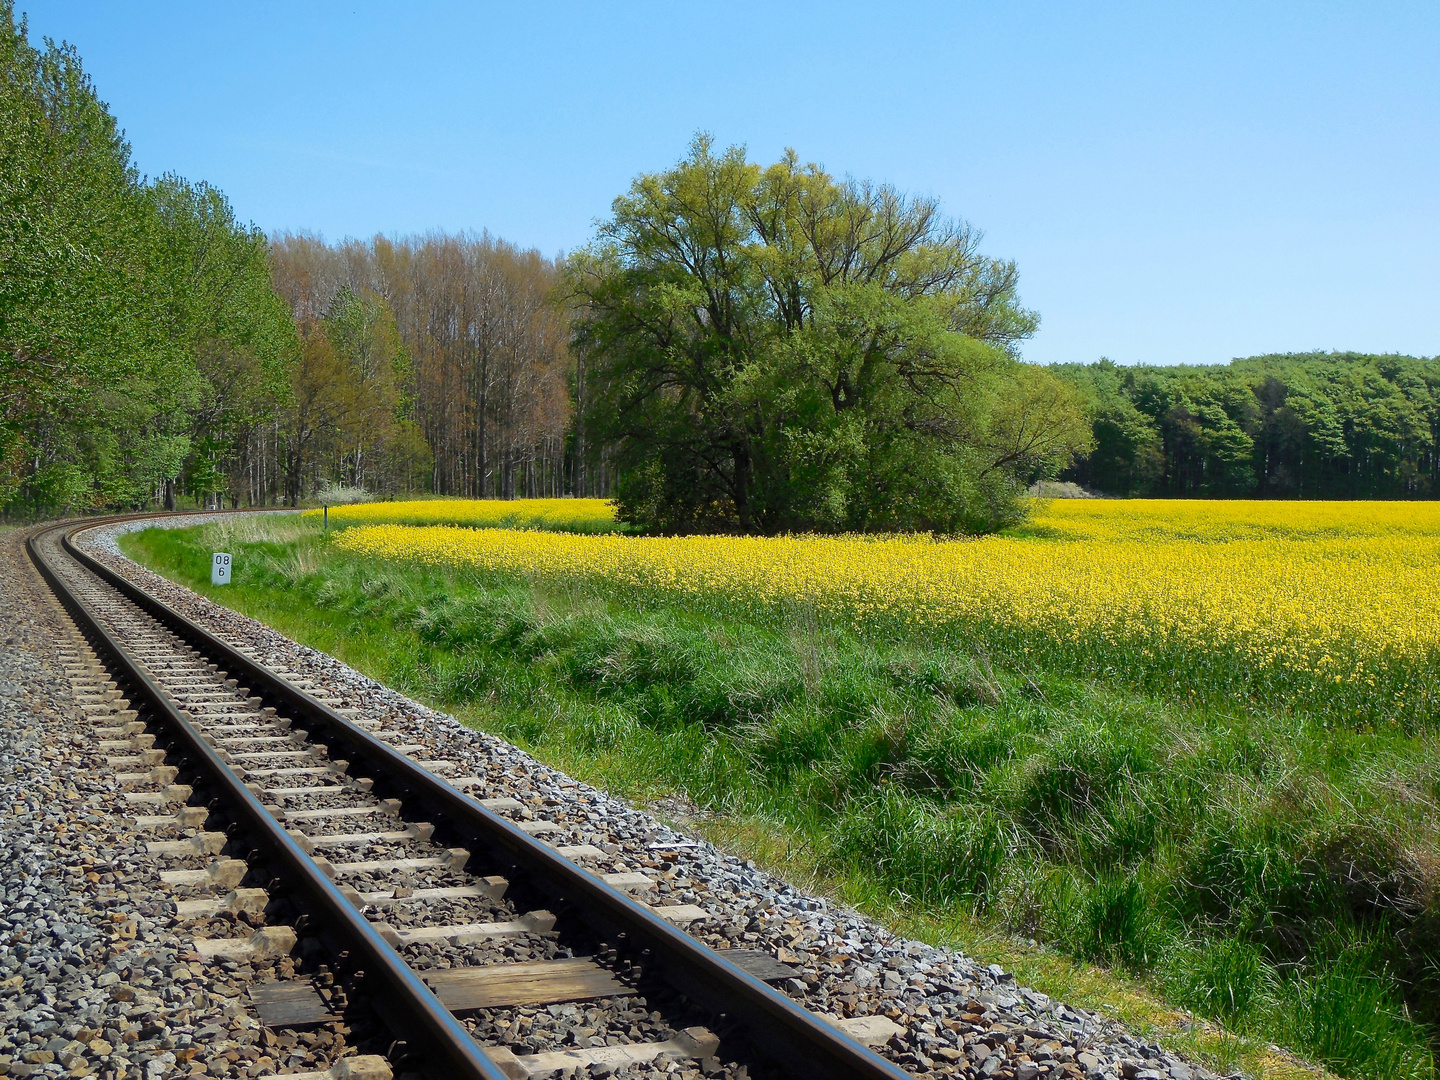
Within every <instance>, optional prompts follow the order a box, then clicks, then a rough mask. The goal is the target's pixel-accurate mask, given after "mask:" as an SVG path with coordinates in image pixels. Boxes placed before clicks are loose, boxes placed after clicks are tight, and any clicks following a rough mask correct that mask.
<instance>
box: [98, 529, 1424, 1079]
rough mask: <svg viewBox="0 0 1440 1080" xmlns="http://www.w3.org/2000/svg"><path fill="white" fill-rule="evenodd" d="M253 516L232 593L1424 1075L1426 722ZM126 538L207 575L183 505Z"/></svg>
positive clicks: (622, 775)
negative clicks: (1215, 689)
mask: <svg viewBox="0 0 1440 1080" xmlns="http://www.w3.org/2000/svg"><path fill="white" fill-rule="evenodd" d="M307 527H308V528H311V529H312V532H311V533H310V534H309V535H306V533H305V531H304V530H305V528H307ZM211 528H215V527H211ZM246 528H254V529H255V530H257V531H256V532H255V533H253V534H251V535H252V536H253V538H248V539H247V538H246V536H245V535H242V534H241V533H240V532H238V531H232V532H231V533H229V534H227V535H226V537H225V542H226V543H227V544H228V545H229V546H230V547H231V549H232V550H233V551H234V552H235V554H236V562H235V567H236V570H235V580H236V585H235V586H233V587H232V591H231V592H229V593H227V594H226V595H225V599H226V600H227V602H230V603H233V604H235V605H236V606H239V607H241V608H242V609H245V610H249V611H251V612H252V613H254V614H257V615H258V616H259V617H262V618H266V619H267V620H269V621H271V622H273V623H274V624H276V625H279V626H280V627H281V628H282V629H288V630H290V631H291V632H292V633H299V634H301V635H302V636H304V637H307V638H308V639H309V640H310V641H311V643H312V644H315V645H317V646H318V647H321V648H328V649H331V650H332V651H337V652H340V653H342V655H347V656H348V657H349V658H351V659H352V661H354V662H357V663H358V664H359V665H360V666H362V667H366V668H367V669H368V670H370V671H371V672H372V673H373V674H376V675H377V676H378V677H381V678H385V679H388V680H389V681H391V682H392V683H397V684H399V685H400V686H402V687H404V688H406V689H408V690H410V691H411V692H414V693H417V694H420V695H421V696H424V697H427V698H429V699H431V700H434V701H437V702H440V703H445V704H449V705H452V706H455V707H457V708H459V709H461V710H464V711H465V712H466V713H467V714H468V715H472V716H475V717H477V718H478V719H479V720H480V722H482V723H484V724H485V726H486V727H488V728H490V729H492V730H495V731H497V732H498V733H500V734H503V735H506V736H508V737H510V738H512V739H514V740H516V741H518V742H520V743H521V744H522V745H526V746H528V747H530V748H532V749H533V750H534V751H535V752H537V753H538V754H540V755H541V756H542V757H545V756H549V757H552V758H561V759H566V760H584V761H587V762H591V763H593V764H594V767H595V768H596V769H597V770H598V771H600V772H603V773H604V774H605V775H607V776H609V777H611V778H612V779H613V780H614V781H615V782H616V784H618V785H619V786H621V787H622V788H624V789H625V790H627V791H630V792H632V793H645V792H661V791H680V792H683V793H685V794H687V795H688V796H689V797H690V798H692V799H694V800H695V801H696V802H698V803H700V804H702V805H704V806H707V807H711V808H715V809H718V810H722V811H733V812H735V813H741V814H752V815H760V816H764V817H766V818H768V819H769V820H773V821H775V822H777V823H779V824H780V825H782V826H783V827H784V828H785V829H787V830H789V831H791V832H793V833H794V834H795V835H797V836H801V837H804V838H805V839H806V842H808V843H809V844H810V845H811V847H812V848H813V850H814V851H815V852H816V853H817V854H818V857H819V859H820V862H821V865H822V866H825V867H829V868H831V869H832V870H833V871H834V872H835V873H837V874H845V875H851V876H859V877H862V878H863V879H865V880H867V881H870V882H873V883H874V885H875V887H876V888H877V889H880V890H885V891H889V892H890V893H892V894H893V895H895V896H897V897H900V898H904V899H907V900H909V901H910V902H913V903H917V904H921V905H927V906H929V907H931V908H932V909H934V910H937V911H944V910H963V911H965V912H967V913H970V914H972V915H974V916H975V917H978V918H980V919H982V920H985V921H987V922H988V923H990V924H993V925H995V926H1000V927H1005V928H1008V929H1011V930H1014V931H1018V932H1021V933H1023V934H1027V935H1032V936H1034V937H1036V938H1038V939H1040V940H1042V941H1044V942H1048V943H1049V944H1051V945H1052V946H1054V947H1056V948H1059V949H1062V950H1064V951H1066V952H1068V953H1070V954H1071V955H1074V956H1076V957H1081V958H1087V959H1094V960H1097V961H1100V962H1103V963H1106V964H1111V965H1115V966H1117V967H1121V968H1124V969H1126V970H1128V971H1131V972H1134V973H1136V974H1137V975H1138V976H1140V977H1142V978H1144V979H1146V980H1148V981H1149V982H1150V984H1151V985H1153V986H1155V987H1156V988H1158V989H1159V990H1160V991H1161V992H1163V993H1164V994H1165V995H1166V996H1167V997H1168V998H1169V999H1170V1000H1172V1001H1175V1002H1176V1003H1178V1004H1182V1005H1185V1006H1186V1007H1189V1008H1191V1009H1193V1010H1195V1011H1196V1012H1198V1013H1200V1014H1202V1015H1206V1016H1211V1017H1214V1018H1217V1019H1219V1020H1222V1021H1224V1022H1225V1023H1226V1024H1227V1025H1229V1026H1231V1027H1232V1029H1234V1030H1238V1031H1241V1032H1247V1033H1252V1034H1254V1035H1257V1036H1259V1037H1261V1038H1264V1039H1268V1040H1274V1041H1277V1042H1281V1043H1284V1044H1285V1045H1288V1046H1291V1047H1293V1048H1294V1049H1296V1050H1297V1051H1299V1052H1301V1053H1303V1054H1307V1055H1309V1056H1311V1057H1312V1058H1313V1059H1315V1060H1317V1061H1321V1062H1323V1063H1325V1064H1326V1065H1327V1066H1329V1067H1330V1068H1332V1069H1334V1070H1335V1071H1337V1072H1339V1073H1342V1074H1344V1075H1348V1076H1356V1077H1382V1076H1383V1077H1404V1078H1422V1077H1433V1075H1434V1063H1433V1056H1432V1049H1431V1046H1432V1042H1431V1040H1432V1031H1433V1025H1434V1023H1435V1021H1436V1019H1437V1016H1440V1008H1437V1001H1440V978H1437V968H1436V965H1435V958H1436V957H1437V956H1440V933H1437V931H1440V919H1437V915H1440V909H1437V902H1436V895H1437V894H1436V888H1435V886H1436V882H1437V878H1440V860H1437V858H1436V852H1437V850H1440V844H1437V841H1440V764H1437V763H1440V758H1437V757H1436V755H1435V749H1436V747H1435V745H1434V741H1433V739H1431V738H1430V737H1429V736H1428V735H1423V734H1422V735H1412V734H1407V733H1406V732H1405V731H1404V730H1403V729H1400V728H1397V727H1380V728H1355V727H1351V726H1346V725H1335V724H1330V723H1326V722H1324V721H1323V720H1322V719H1317V718H1315V717H1312V716H1306V715H1304V714H1297V713H1287V712H1275V711H1268V710H1266V709H1264V708H1262V707H1258V706H1256V705H1255V704H1253V703H1251V702H1248V701H1245V700H1243V699H1241V700H1236V701H1233V702H1229V703H1224V702H1222V703H1219V704H1215V703H1211V704H1204V703H1202V704H1199V705H1193V706H1192V705H1189V704H1186V703H1184V702H1183V701H1177V700H1176V699H1175V698H1174V697H1173V695H1155V694H1150V693H1147V692H1144V691H1143V690H1137V689H1135V688H1133V687H1127V686H1125V685H1123V684H1120V683H1118V682H1117V681H1115V680H1114V679H1107V678H1105V677H1103V676H1102V677H1099V678H1094V679H1090V678H1081V677H1077V676H1076V675H1075V674H1074V673H1073V672H1072V671H1071V670H1069V669H1068V668H1066V667H1064V666H1061V667H1060V668H1058V669H1052V668H1047V667H1044V666H1041V663H1040V660H1041V659H1042V657H1041V656H1036V655H1031V656H1030V657H1029V658H1028V659H1027V660H1026V661H1025V662H1024V663H1016V662H1014V661H1013V659H1006V658H1004V657H1002V656H999V655H997V654H994V653H991V652H987V651H986V650H984V649H980V648H975V647H967V646H966V645H965V644H964V643H961V642H957V641H954V640H951V639H947V638H942V637H932V638H929V639H927V638H925V637H924V636H923V635H912V636H910V637H908V638H906V639H904V640H897V639H896V638H895V637H893V636H890V635H878V634H869V635H867V634H865V633H863V632H861V631H858V630H857V629H856V628H855V627H854V626H853V625H851V624H847V623H845V622H843V621H840V620H834V619H829V618H827V617H826V616H825V614H824V613H823V612H820V611H817V610H816V609H814V608H813V607H808V608H807V607H806V606H805V605H803V604H796V605H795V606H793V607H792V608H791V609H790V611H789V612H788V614H786V616H785V617H784V618H768V619H765V620H756V619H753V618H750V617H748V616H747V615H746V614H745V613H744V612H743V611H741V612H739V613H731V614H730V615H728V616H727V615H726V614H724V613H723V612H719V611H716V610H696V609H695V608H694V607H692V606H689V605H685V604H681V603H665V602H663V601H661V600H652V601H651V602H650V603H647V604H645V605H644V606H639V605H636V604H633V603H630V602H625V601H622V600H618V599H616V598H615V597H614V596H613V595H607V593H606V592H605V591H604V590H603V589H599V588H594V587H589V586H587V585H585V584H584V583H571V584H569V585H566V586H564V587H558V588H545V587H541V586H538V585H536V584H533V583H531V582H527V581H523V580H517V579H515V578H509V577H505V576H504V575H485V574H478V573H473V572H467V571H461V570H455V569H445V568H438V569H437V568H426V567H419V566H414V565H405V564H396V563H385V562H375V561H372V560H368V559H363V558H358V557H354V556H350V555H347V554H345V553H343V552H339V551H336V550H335V548H334V547H333V546H329V545H325V544H324V543H323V542H322V541H321V540H320V538H319V536H318V534H316V533H315V532H314V531H313V529H314V526H313V525H311V526H306V525H305V524H304V523H300V524H298V525H297V524H296V523H293V522H288V523H279V522H277V523H275V524H273V525H270V524H268V523H267V524H264V525H255V526H246ZM266 530H273V531H269V532H267V531H266ZM123 543H124V544H125V546H126V548H127V550H130V551H133V552H134V553H136V554H137V555H138V556H139V557H141V558H142V559H143V561H145V562H147V563H148V564H150V565H152V566H154V567H155V568H156V569H159V570H161V571H162V572H165V573H168V574H170V575H171V576H174V577H176V578H178V579H180V580H182V581H185V582H186V583H187V584H192V585H198V586H200V587H202V588H203V587H204V570H205V567H206V566H207V565H208V552H209V551H210V550H211V549H212V546H213V545H212V541H211V537H210V535H207V534H206V533H204V532H203V531H194V530H191V531H188V532H185V531H176V532H168V531H163V532H162V531H160V530H154V531H151V532H146V533H140V534H135V535H133V536H131V537H127V538H125V540H124V541H123Z"/></svg>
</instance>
